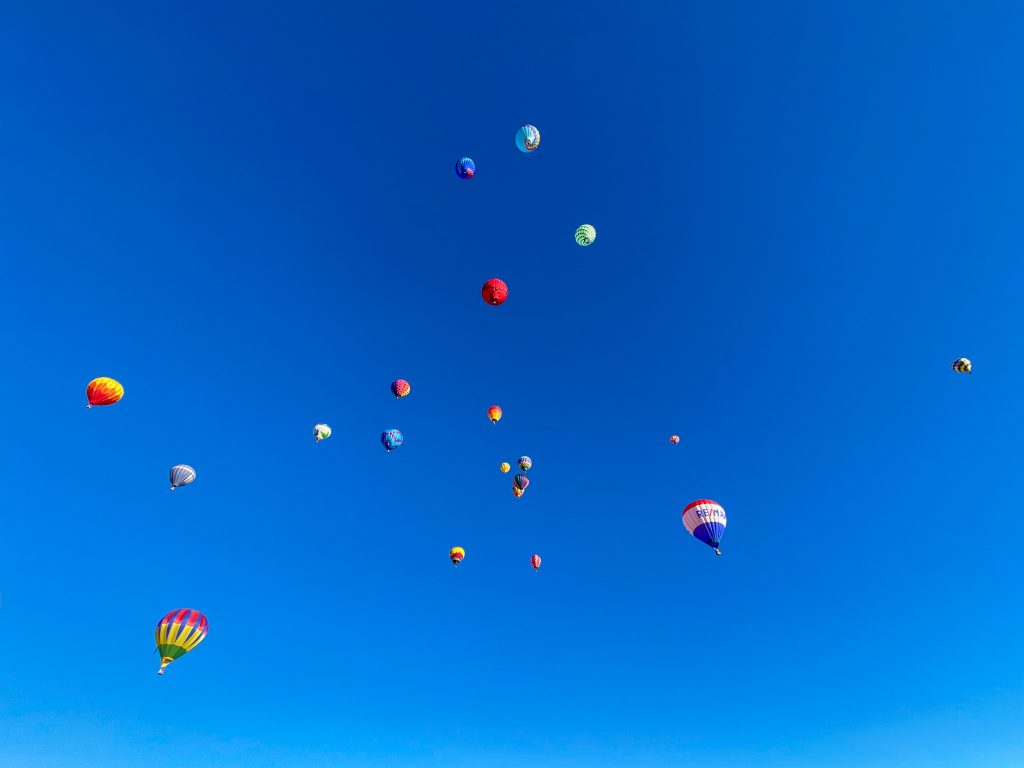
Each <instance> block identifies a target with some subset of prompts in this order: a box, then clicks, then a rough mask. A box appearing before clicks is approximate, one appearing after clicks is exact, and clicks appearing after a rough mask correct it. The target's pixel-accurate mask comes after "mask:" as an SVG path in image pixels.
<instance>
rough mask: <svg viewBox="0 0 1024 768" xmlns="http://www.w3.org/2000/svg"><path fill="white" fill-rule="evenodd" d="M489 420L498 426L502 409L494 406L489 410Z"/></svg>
mask: <svg viewBox="0 0 1024 768" xmlns="http://www.w3.org/2000/svg"><path fill="white" fill-rule="evenodd" d="M487 418H488V419H490V420H491V423H492V424H497V423H498V422H499V421H501V408H500V407H499V406H497V405H492V406H491V407H490V408H488V409H487Z"/></svg>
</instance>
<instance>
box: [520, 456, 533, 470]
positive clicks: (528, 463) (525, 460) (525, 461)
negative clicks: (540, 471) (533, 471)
mask: <svg viewBox="0 0 1024 768" xmlns="http://www.w3.org/2000/svg"><path fill="white" fill-rule="evenodd" d="M532 466H533V459H531V458H530V457H529V456H520V457H519V468H520V469H521V470H523V472H526V471H527V470H528V469H529V468H530V467H532Z"/></svg>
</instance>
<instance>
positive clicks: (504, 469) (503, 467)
mask: <svg viewBox="0 0 1024 768" xmlns="http://www.w3.org/2000/svg"><path fill="white" fill-rule="evenodd" d="M498 469H500V470H501V473H502V474H506V473H507V472H508V471H509V470H510V469H512V465H511V464H509V463H508V462H507V461H503V462H501V466H500V467H498Z"/></svg>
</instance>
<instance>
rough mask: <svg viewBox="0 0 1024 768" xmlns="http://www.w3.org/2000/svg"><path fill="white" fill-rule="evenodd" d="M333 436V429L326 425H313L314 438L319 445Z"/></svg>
mask: <svg viewBox="0 0 1024 768" xmlns="http://www.w3.org/2000/svg"><path fill="white" fill-rule="evenodd" d="M330 436H331V428H330V427H328V426H327V425H326V424H315V425H313V437H315V438H316V441H317V442H318V443H319V442H320V441H321V440H326V439H327V438H328V437H330Z"/></svg>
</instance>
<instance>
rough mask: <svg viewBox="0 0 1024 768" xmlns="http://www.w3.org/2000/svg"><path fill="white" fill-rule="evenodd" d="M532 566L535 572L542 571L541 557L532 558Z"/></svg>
mask: <svg viewBox="0 0 1024 768" xmlns="http://www.w3.org/2000/svg"><path fill="white" fill-rule="evenodd" d="M530 565H532V566H533V570H535V571H539V570H540V555H534V556H533V557H531V558H530Z"/></svg>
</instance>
